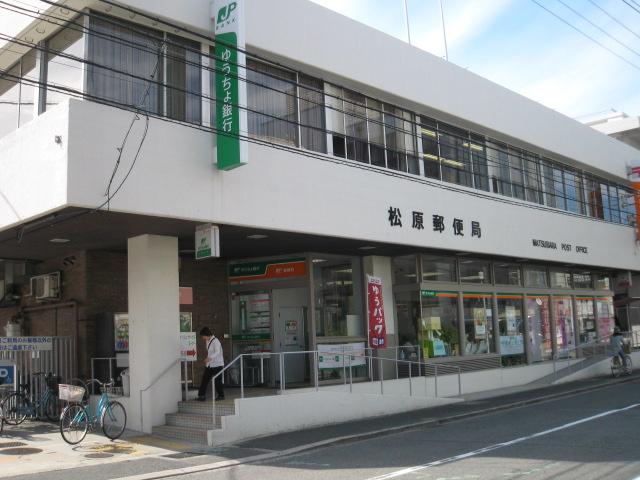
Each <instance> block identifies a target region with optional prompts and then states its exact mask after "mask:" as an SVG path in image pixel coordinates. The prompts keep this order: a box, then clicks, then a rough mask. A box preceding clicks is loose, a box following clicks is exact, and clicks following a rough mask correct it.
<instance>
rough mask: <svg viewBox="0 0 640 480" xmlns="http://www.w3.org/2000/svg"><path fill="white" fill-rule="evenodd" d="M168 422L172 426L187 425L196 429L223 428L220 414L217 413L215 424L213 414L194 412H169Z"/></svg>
mask: <svg viewBox="0 0 640 480" xmlns="http://www.w3.org/2000/svg"><path fill="white" fill-rule="evenodd" d="M165 417H166V424H167V425H168V426H171V427H187V428H195V429H199V430H200V429H205V430H213V429H214V428H222V420H221V418H220V415H216V418H215V424H214V421H213V418H212V417H211V415H196V414H192V413H169V414H167V415H166V416H165Z"/></svg>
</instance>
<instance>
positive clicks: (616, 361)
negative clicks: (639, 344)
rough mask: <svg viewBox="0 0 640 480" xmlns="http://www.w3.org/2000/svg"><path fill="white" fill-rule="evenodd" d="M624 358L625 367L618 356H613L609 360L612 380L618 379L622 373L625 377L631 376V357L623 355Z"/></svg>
mask: <svg viewBox="0 0 640 480" xmlns="http://www.w3.org/2000/svg"><path fill="white" fill-rule="evenodd" d="M624 357H625V361H626V367H625V365H623V364H622V361H621V359H620V355H615V356H614V357H612V358H611V375H613V377H614V378H617V377H619V376H620V375H622V374H623V373H625V374H627V375H631V371H632V369H633V365H632V363H631V357H630V356H629V355H627V354H626V353H625V354H624Z"/></svg>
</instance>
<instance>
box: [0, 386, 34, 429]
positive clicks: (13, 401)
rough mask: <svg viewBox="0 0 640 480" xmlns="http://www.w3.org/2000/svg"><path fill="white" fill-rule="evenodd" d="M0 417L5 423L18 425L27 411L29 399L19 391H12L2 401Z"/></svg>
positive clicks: (24, 418)
mask: <svg viewBox="0 0 640 480" xmlns="http://www.w3.org/2000/svg"><path fill="white" fill-rule="evenodd" d="M0 408H2V418H4V421H5V422H6V423H7V425H20V424H21V423H22V422H24V421H25V420H26V418H27V414H28V413H29V400H28V399H27V397H26V396H25V395H24V394H22V393H20V392H13V393H12V394H10V395H9V396H8V397H7V398H5V399H4V400H3V401H2V405H0Z"/></svg>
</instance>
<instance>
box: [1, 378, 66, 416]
mask: <svg viewBox="0 0 640 480" xmlns="http://www.w3.org/2000/svg"><path fill="white" fill-rule="evenodd" d="M33 377H44V381H45V385H46V387H45V388H44V389H43V390H42V394H41V395H40V399H38V400H36V401H32V400H31V394H30V393H31V385H30V384H29V383H23V384H20V385H19V387H18V391H15V392H12V393H10V394H9V395H7V396H6V397H5V399H4V400H3V401H2V404H0V411H2V419H3V420H4V423H6V424H7V425H20V424H21V423H22V422H24V421H25V420H26V419H27V417H29V418H32V419H36V420H37V419H38V412H39V411H43V412H44V414H45V416H46V417H47V418H48V419H49V420H50V421H52V422H55V421H57V420H58V418H59V414H60V404H59V402H58V397H57V389H58V382H59V381H60V377H58V376H56V375H54V374H53V373H43V372H38V373H34V374H33Z"/></svg>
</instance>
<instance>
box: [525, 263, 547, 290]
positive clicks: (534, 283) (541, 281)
mask: <svg viewBox="0 0 640 480" xmlns="http://www.w3.org/2000/svg"><path fill="white" fill-rule="evenodd" d="M524 285H525V287H535V288H547V287H548V286H549V280H548V277H547V269H546V268H544V267H525V269H524Z"/></svg>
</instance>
